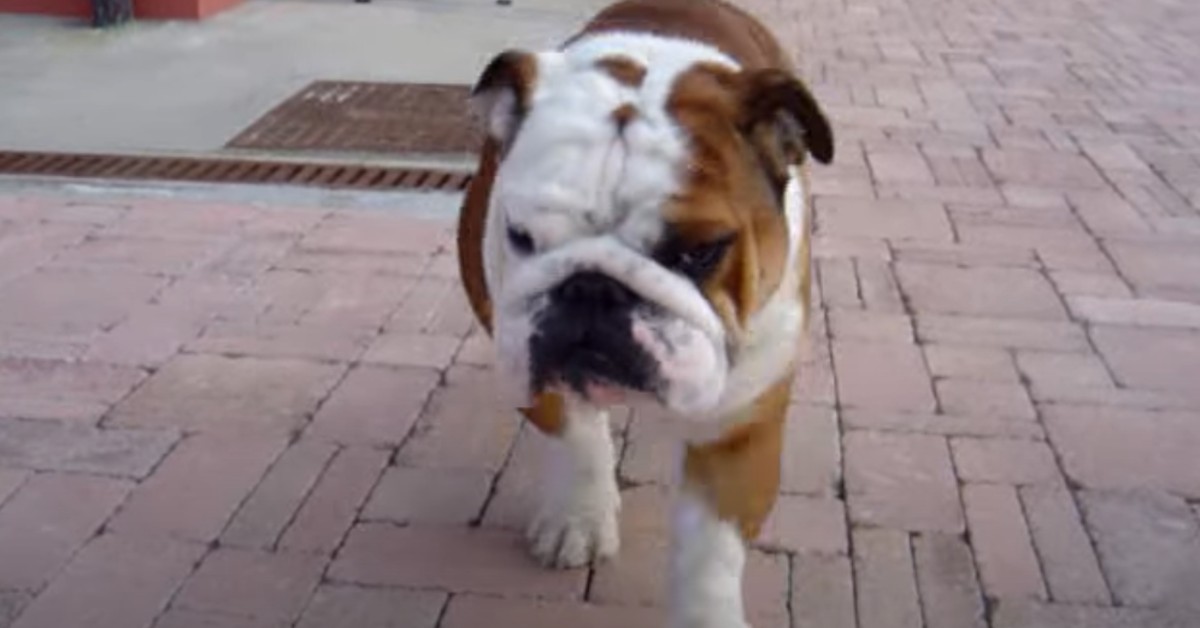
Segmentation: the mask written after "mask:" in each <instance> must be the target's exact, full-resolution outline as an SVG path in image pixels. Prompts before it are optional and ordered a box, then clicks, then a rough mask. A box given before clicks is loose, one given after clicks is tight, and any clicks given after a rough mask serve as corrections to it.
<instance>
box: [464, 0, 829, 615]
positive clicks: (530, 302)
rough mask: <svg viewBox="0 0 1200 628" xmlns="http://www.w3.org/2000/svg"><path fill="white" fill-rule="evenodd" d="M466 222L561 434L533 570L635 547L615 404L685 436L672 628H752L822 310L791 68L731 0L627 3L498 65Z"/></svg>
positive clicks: (523, 372) (475, 263)
mask: <svg viewBox="0 0 1200 628" xmlns="http://www.w3.org/2000/svg"><path fill="white" fill-rule="evenodd" d="M474 99H475V104H476V105H477V109H478V111H479V113H480V115H481V117H482V119H483V121H484V123H485V124H486V129H487V140H486V142H485V146H484V148H483V156H482V158H481V161H480V164H479V170H478V172H477V174H476V177H475V179H474V181H473V183H472V187H471V189H470V190H469V192H468V194H467V199H466V202H465V205H464V207H463V210H462V214H461V218H460V223H459V236H458V251H459V257H460V265H461V271H462V278H463V282H464V284H465V287H466V290H467V293H468V295H469V297H470V301H471V304H472V307H473V308H474V309H475V313H476V314H477V315H478V317H479V319H480V321H481V322H482V324H483V325H484V326H485V327H486V328H487V330H488V331H489V332H490V333H491V334H492V336H493V338H494V340H495V346H496V348H497V356H496V357H497V362H498V368H497V369H496V371H497V374H498V376H499V377H502V378H503V385H504V387H505V388H506V389H507V390H509V391H510V392H512V393H513V395H515V398H516V399H518V400H520V402H519V404H518V405H519V406H520V408H521V410H522V412H524V414H525V415H526V416H527V417H528V418H529V420H531V421H532V422H533V423H534V424H536V425H537V427H538V428H539V429H540V430H541V431H542V432H543V433H544V434H545V435H547V436H548V437H549V438H550V441H551V442H552V445H551V446H552V448H553V451H552V454H553V455H552V457H551V459H550V460H549V461H548V464H550V465H552V467H553V468H549V469H546V470H545V478H546V483H545V487H544V488H543V489H542V494H541V495H540V500H541V501H540V507H539V509H538V511H537V512H536V514H535V515H534V517H533V519H532V521H531V522H530V524H529V528H528V536H529V542H530V544H531V548H532V551H533V554H534V555H535V556H536V557H537V558H538V559H539V560H541V561H542V562H544V563H545V564H547V565H551V566H557V567H575V566H579V565H582V564H585V563H587V562H589V561H591V560H593V559H598V558H603V557H606V556H609V555H612V554H613V553H615V552H616V551H617V549H618V544H619V540H618V534H617V513H618V510H619V507H620V495H619V491H618V489H617V484H616V478H615V471H614V455H613V444H612V442H611V439H610V435H609V429H608V408H610V407H612V406H613V405H619V404H629V405H635V406H639V405H640V406H645V405H653V406H657V407H659V408H660V411H659V412H657V413H656V414H661V415H666V416H668V417H669V418H664V419H663V420H664V421H672V422H677V423H678V424H679V425H681V426H683V427H684V428H685V429H681V430H680V433H681V434H682V436H681V438H682V439H683V441H684V442H683V443H682V447H681V448H680V451H681V452H682V457H681V459H680V461H679V466H680V473H679V477H680V483H679V484H680V485H679V486H678V491H677V495H676V496H675V508H674V515H673V517H674V521H673V523H674V525H673V534H674V537H673V539H672V545H671V553H672V555H671V572H670V574H667V577H669V578H670V587H669V590H670V592H671V607H670V610H669V612H670V615H669V617H670V622H671V625H672V626H678V627H684V626H689V627H691V626H713V627H722V628H733V627H739V626H746V625H747V624H746V620H745V614H744V612H743V607H742V594H741V590H742V589H741V577H742V570H743V567H744V564H745V559H746V544H747V543H748V542H749V541H750V540H752V539H753V538H754V537H755V535H757V534H758V531H759V528H760V527H761V525H762V522H763V520H764V519H765V518H766V516H767V514H768V513H769V512H770V510H771V508H772V506H773V504H774V500H775V494H776V491H777V489H778V483H779V467H780V459H779V457H780V450H781V442H780V440H781V438H782V433H783V420H784V415H785V412H786V408H787V405H788V401H789V399H788V397H789V395H790V392H791V388H792V386H791V383H792V381H793V379H794V378H795V374H796V373H795V369H796V368H797V366H796V357H797V352H798V350H799V345H800V343H801V342H802V341H803V339H804V329H805V325H806V322H807V321H806V319H807V318H808V310H809V276H810V262H809V230H810V223H811V208H810V203H809V189H808V183H807V176H808V164H809V160H810V159H811V160H815V161H817V162H819V163H829V162H830V161H831V160H832V159H833V137H832V133H831V131H830V128H829V124H828V123H827V121H826V119H825V116H824V114H823V113H822V111H821V109H820V107H819V105H818V104H817V102H816V101H815V100H814V98H813V97H812V95H811V94H810V92H809V91H808V89H807V88H806V87H805V85H804V83H803V82H802V81H801V80H800V79H799V78H797V77H796V75H795V74H794V72H793V70H792V64H791V61H790V60H789V58H788V55H787V53H786V52H785V51H784V49H783V48H782V47H781V46H780V45H779V44H778V43H777V42H776V40H775V38H774V37H772V35H771V34H770V33H769V31H768V30H767V29H766V28H765V27H764V26H763V25H762V24H761V23H760V22H758V21H757V20H755V19H754V18H752V17H751V16H749V15H748V14H746V13H745V12H743V11H741V10H739V9H737V8H735V7H733V6H731V5H728V4H725V3H724V2H722V1H721V0H629V1H626V2H621V3H619V4H616V5H613V6H610V7H609V8H608V9H606V10H604V11H602V12H601V13H600V14H599V15H597V16H596V17H595V18H594V19H593V20H592V21H591V22H590V23H588V24H587V25H586V26H585V27H584V28H583V30H582V31H581V32H579V33H578V34H576V35H575V36H574V37H572V38H571V39H570V40H568V41H566V42H565V43H564V44H563V45H562V46H561V47H559V48H557V49H554V50H544V51H520V50H510V51H506V52H503V53H501V54H498V55H497V56H496V57H495V58H494V59H493V60H492V61H491V63H490V64H488V66H487V67H486V69H484V70H483V73H482V76H481V77H480V78H479V81H478V83H477V85H476V87H475V92H474Z"/></svg>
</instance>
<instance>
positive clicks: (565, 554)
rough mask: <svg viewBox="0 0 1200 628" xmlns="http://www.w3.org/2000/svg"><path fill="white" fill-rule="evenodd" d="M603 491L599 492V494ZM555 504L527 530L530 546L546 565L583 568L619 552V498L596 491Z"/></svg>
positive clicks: (541, 513) (539, 515) (548, 506)
mask: <svg viewBox="0 0 1200 628" xmlns="http://www.w3.org/2000/svg"><path fill="white" fill-rule="evenodd" d="M596 493H600V494H596ZM596 493H593V494H592V495H579V496H577V497H576V498H575V499H570V500H567V501H566V503H562V504H558V505H552V504H548V505H547V507H546V508H543V510H542V511H541V512H540V513H539V514H538V515H537V516H536V517H534V518H533V521H532V522H530V524H529V529H528V530H527V531H526V537H527V538H528V540H529V549H530V551H531V552H532V553H533V556H534V557H535V558H537V560H538V561H539V562H541V563H542V564H543V565H545V566H547V567H557V568H560V569H565V568H569V567H580V566H583V565H586V564H588V563H589V562H591V561H593V560H598V559H601V558H609V557H611V556H613V555H614V554H616V553H617V549H618V547H619V546H620V537H619V534H618V531H617V511H618V509H619V499H620V498H619V497H617V496H616V495H615V491H613V493H614V494H613V495H605V494H602V493H603V492H601V491H597V492H596Z"/></svg>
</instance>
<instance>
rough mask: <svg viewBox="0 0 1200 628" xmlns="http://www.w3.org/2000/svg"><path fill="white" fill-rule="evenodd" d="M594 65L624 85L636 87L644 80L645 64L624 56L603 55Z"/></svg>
mask: <svg viewBox="0 0 1200 628" xmlns="http://www.w3.org/2000/svg"><path fill="white" fill-rule="evenodd" d="M596 67H598V68H600V69H601V70H604V71H605V72H607V73H608V75H609V76H611V77H612V78H613V80H615V81H616V82H618V83H620V84H622V85H624V86H626V87H631V88H634V89H637V88H639V87H641V86H642V81H645V80H646V68H645V66H643V65H642V64H640V63H638V62H637V61H634V60H633V59H630V58H629V57H626V56H622V55H614V56H611V57H604V58H603V59H600V60H599V61H597V62H596Z"/></svg>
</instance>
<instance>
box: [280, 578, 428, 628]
mask: <svg viewBox="0 0 1200 628" xmlns="http://www.w3.org/2000/svg"><path fill="white" fill-rule="evenodd" d="M446 601H447V595H446V594H445V593H442V592H438V591H410V590H405V589H363V588H359V587H346V586H337V585H328V584H325V585H321V587H320V588H319V589H317V592H316V594H315V595H313V598H312V602H311V603H309V605H308V608H307V609H306V610H305V611H304V617H303V618H301V619H300V623H299V624H297V628H434V626H436V625H437V623H438V619H439V618H440V614H441V612H442V608H443V607H444V606H445V605H446Z"/></svg>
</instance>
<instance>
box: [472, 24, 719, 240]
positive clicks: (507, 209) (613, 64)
mask: <svg viewBox="0 0 1200 628" xmlns="http://www.w3.org/2000/svg"><path fill="white" fill-rule="evenodd" d="M589 45H590V46H591V47H589ZM610 46H611V44H610ZM654 52H655V51H653V50H642V49H639V48H638V47H636V46H624V47H621V46H612V49H609V47H606V46H602V45H597V44H589V42H584V43H583V44H580V45H577V47H576V48H575V49H569V50H568V51H565V52H554V53H543V54H540V55H539V56H538V77H537V81H536V85H535V88H534V91H533V93H532V94H531V99H530V107H529V109H528V111H527V112H526V114H525V116H524V118H523V120H522V122H521V126H520V128H519V131H518V132H517V134H516V137H515V138H514V141H513V143H512V145H511V147H510V148H509V152H508V154H507V156H506V157H505V159H504V162H503V163H502V164H501V167H500V176H499V177H498V178H497V187H496V190H495V193H494V196H493V198H494V202H495V203H496V208H497V209H498V210H500V211H503V212H504V213H505V216H506V218H507V220H508V221H509V223H510V224H514V225H517V226H519V227H520V228H521V229H523V230H525V231H527V232H529V233H530V235H531V236H533V238H534V239H535V240H536V241H537V242H538V243H539V247H545V248H553V247H555V246H557V245H560V244H562V243H565V242H567V241H570V240H573V239H577V238H580V237H586V236H588V235H599V234H602V233H608V234H615V235H617V236H618V237H619V238H620V239H622V240H623V241H625V242H626V244H628V245H630V246H633V247H635V248H638V249H642V250H648V249H649V248H651V247H652V246H653V245H654V243H655V242H657V241H658V240H659V239H660V238H661V236H662V231H663V223H664V221H665V220H666V219H667V215H666V214H667V211H668V210H667V205H668V203H669V201H670V200H671V199H672V198H674V197H677V196H678V195H679V194H680V192H681V188H682V181H683V180H684V179H685V177H686V172H687V169H688V165H689V163H690V162H691V155H690V141H689V137H688V134H687V132H686V130H685V129H684V128H683V127H682V126H681V125H680V124H679V122H678V120H676V119H675V118H674V116H673V115H672V113H671V111H670V109H669V107H668V103H669V102H670V99H671V96H672V90H673V89H674V88H675V85H676V82H677V79H678V77H679V76H680V75H681V74H683V73H684V72H686V71H688V69H689V68H691V67H693V66H694V65H695V63H697V61H696V60H695V59H688V58H686V57H684V56H681V55H679V54H678V53H676V57H678V58H674V59H671V60H669V61H670V62H669V63H668V62H666V61H664V60H663V59H661V58H660V59H655V58H653V54H654ZM660 54H661V51H660ZM655 61H658V62H657V63H656V62H655ZM701 61H704V60H703V59H702V60H701ZM709 62H711V60H709Z"/></svg>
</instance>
